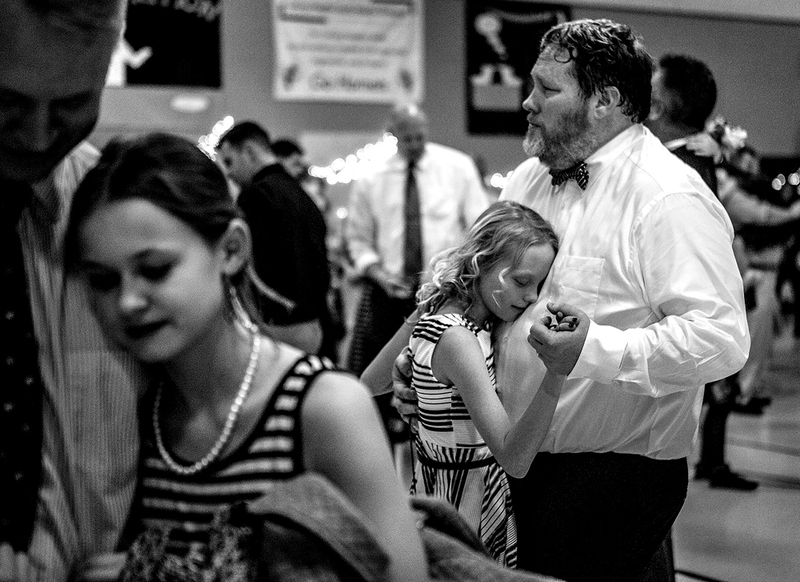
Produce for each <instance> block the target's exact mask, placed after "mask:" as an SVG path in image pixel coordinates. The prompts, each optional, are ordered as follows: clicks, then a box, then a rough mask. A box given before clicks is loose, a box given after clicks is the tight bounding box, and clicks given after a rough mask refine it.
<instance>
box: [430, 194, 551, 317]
mask: <svg viewBox="0 0 800 582" xmlns="http://www.w3.org/2000/svg"><path fill="white" fill-rule="evenodd" d="M540 244H549V245H550V246H552V247H553V251H554V252H556V253H557V252H558V237H557V236H556V233H555V232H554V231H553V227H552V226H551V225H550V223H549V222H547V221H546V220H545V219H544V218H542V217H541V216H540V215H539V214H538V213H536V212H535V211H533V210H531V209H530V208H528V207H527V206H523V205H522V204H519V203H517V202H511V201H508V200H506V201H502V202H495V203H494V204H492V205H491V206H489V208H487V209H486V210H485V211H484V212H483V214H481V215H480V216H479V217H478V219H477V220H476V221H475V224H473V225H472V227H471V228H470V230H469V232H468V233H467V236H466V238H465V240H464V242H463V243H462V244H461V245H460V246H458V247H454V248H451V249H448V250H446V251H443V252H442V253H440V254H439V255H437V256H436V257H434V259H433V261H432V262H433V263H434V268H433V278H432V280H431V281H430V282H428V283H425V284H424V285H422V286H421V287H420V289H419V291H418V292H417V306H418V308H419V312H420V313H434V312H436V311H437V310H438V309H439V308H440V307H441V306H442V305H443V304H444V303H445V302H447V301H449V300H454V301H456V302H457V303H458V304H459V305H460V306H461V307H462V308H463V309H464V311H465V312H466V311H467V310H469V308H470V306H471V305H472V304H473V302H474V297H475V293H476V292H477V289H476V284H477V282H478V279H479V277H480V275H481V273H483V272H486V271H488V270H491V269H492V268H493V267H494V266H495V265H497V263H498V262H500V261H501V260H504V259H506V258H508V257H510V258H511V267H509V268H508V269H504V270H503V271H502V272H501V273H500V282H501V284H502V285H505V284H506V282H505V281H504V279H503V277H504V275H505V273H506V272H507V271H509V270H511V269H513V268H514V267H516V266H517V265H518V264H519V262H520V260H521V259H522V255H523V254H524V253H525V251H526V250H527V249H528V247H530V246H533V245H540Z"/></svg>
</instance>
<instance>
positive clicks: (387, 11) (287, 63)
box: [272, 0, 424, 103]
mask: <svg viewBox="0 0 800 582" xmlns="http://www.w3.org/2000/svg"><path fill="white" fill-rule="evenodd" d="M272 17H273V24H274V38H275V68H274V73H273V79H274V81H273V87H274V97H275V99H277V100H282V101H343V102H360V103H394V102H400V101H421V100H422V98H423V62H424V51H423V40H424V37H423V7H422V0H274V1H273V2H272Z"/></svg>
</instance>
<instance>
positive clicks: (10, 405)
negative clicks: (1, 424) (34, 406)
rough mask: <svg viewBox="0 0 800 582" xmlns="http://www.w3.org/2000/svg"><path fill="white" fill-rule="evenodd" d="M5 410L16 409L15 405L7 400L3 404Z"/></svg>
mask: <svg viewBox="0 0 800 582" xmlns="http://www.w3.org/2000/svg"><path fill="white" fill-rule="evenodd" d="M3 410H5V411H6V412H11V411H12V410H14V405H13V404H12V403H11V402H6V403H5V404H3Z"/></svg>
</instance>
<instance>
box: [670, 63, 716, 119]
mask: <svg viewBox="0 0 800 582" xmlns="http://www.w3.org/2000/svg"><path fill="white" fill-rule="evenodd" d="M658 68H659V69H660V71H661V78H662V82H663V84H664V88H665V89H666V90H667V91H668V93H669V95H667V96H665V99H664V103H663V106H664V111H663V113H664V115H665V116H666V117H667V118H668V119H669V120H670V121H672V122H673V123H677V124H682V125H686V126H689V127H691V128H693V129H695V130H697V131H702V130H703V128H705V125H706V120H707V119H708V118H709V117H710V116H711V113H712V112H713V111H714V106H715V105H716V104H717V83H716V81H714V75H713V74H712V73H711V69H709V68H708V65H706V64H705V63H704V62H703V61H700V60H698V59H696V58H694V57H690V56H688V55H679V54H666V55H664V56H663V57H661V58H660V59H659V61H658Z"/></svg>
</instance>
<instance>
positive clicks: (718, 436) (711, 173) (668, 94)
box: [645, 54, 758, 491]
mask: <svg viewBox="0 0 800 582" xmlns="http://www.w3.org/2000/svg"><path fill="white" fill-rule="evenodd" d="M716 102H717V84H716V81H715V80H714V75H713V74H712V73H711V70H710V69H709V68H708V65H706V64H705V63H704V62H702V61H700V60H698V59H696V58H694V57H691V56H688V55H681V54H666V55H664V56H662V57H661V58H660V59H659V61H658V67H657V68H656V69H655V71H654V73H653V79H652V99H651V105H650V115H649V117H648V119H647V121H646V122H645V125H646V126H647V127H648V128H649V129H650V131H652V132H653V133H654V134H655V136H656V137H658V138H659V139H660V140H661V141H662V142H663V143H664V145H665V146H666V147H667V149H669V150H670V151H671V152H672V153H673V154H675V155H676V156H678V157H679V158H680V159H681V160H683V161H684V162H685V163H686V164H688V165H689V166H691V167H692V168H694V169H695V170H697V172H698V173H699V174H700V176H701V177H702V178H703V181H705V183H706V184H708V187H709V188H711V190H712V191H713V192H714V194H715V195H718V192H717V175H716V164H715V163H714V159H713V158H712V157H710V156H703V155H699V154H697V153H695V152H694V151H692V150H690V149H689V148H688V147H687V141H688V138H690V137H691V136H692V135H695V134H697V133H699V132H701V131H703V130H704V129H705V125H706V121H707V120H708V118H709V117H710V116H711V113H712V112H713V111H714V106H715V105H716ZM737 393H738V386H737V383H736V376H732V377H730V378H724V379H722V380H719V381H717V382H713V383H711V384H708V385H707V386H706V389H705V395H704V398H703V401H704V403H705V404H706V405H707V406H706V413H705V417H704V419H703V424H702V427H701V432H702V439H701V445H700V459H699V460H698V463H697V466H696V467H695V479H708V480H709V484H710V485H711V486H712V487H720V488H725V489H739V490H745V491H750V490H753V489H755V488H756V487H758V483H756V482H755V481H751V480H750V479H746V478H744V477H742V476H741V475H739V474H737V473H734V472H733V471H731V469H730V467H728V465H727V464H726V463H725V430H726V424H727V421H728V416H729V415H730V413H731V410H732V409H733V404H734V402H735V399H736V395H737Z"/></svg>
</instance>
